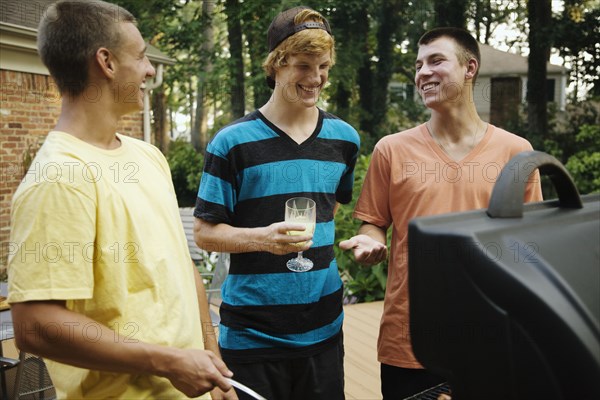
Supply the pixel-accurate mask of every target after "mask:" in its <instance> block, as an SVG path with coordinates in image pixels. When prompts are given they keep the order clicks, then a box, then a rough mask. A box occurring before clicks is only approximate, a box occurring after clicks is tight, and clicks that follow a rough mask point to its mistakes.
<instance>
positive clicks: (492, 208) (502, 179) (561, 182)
mask: <svg viewBox="0 0 600 400" xmlns="http://www.w3.org/2000/svg"><path fill="white" fill-rule="evenodd" d="M536 169H539V170H540V174H542V175H548V176H549V177H550V179H551V180H552V183H553V184H554V187H555V188H556V192H557V193H558V203H559V207H563V208H583V204H582V202H581V197H580V196H579V191H578V190H577V187H576V186H575V183H574V182H573V179H572V178H571V175H569V172H568V171H567V170H566V169H565V167H564V166H563V165H562V164H561V162H560V161H558V160H557V159H556V158H554V157H553V156H551V155H550V154H547V153H544V152H541V151H524V152H522V153H519V154H517V155H516V156H514V157H513V158H511V160H510V161H509V162H508V163H507V164H506V165H505V166H504V168H502V171H501V172H500V176H499V178H498V180H497V181H496V184H495V185H494V189H493V190H492V197H491V198H490V203H489V206H488V209H487V214H488V216H490V217H491V218H522V217H523V198H524V197H525V186H526V185H527V182H528V180H529V176H530V175H531V174H532V173H533V171H535V170H536Z"/></svg>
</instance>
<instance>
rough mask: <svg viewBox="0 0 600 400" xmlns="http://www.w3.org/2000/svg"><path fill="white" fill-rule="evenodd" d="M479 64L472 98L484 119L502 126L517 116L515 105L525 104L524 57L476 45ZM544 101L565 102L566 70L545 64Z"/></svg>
mask: <svg viewBox="0 0 600 400" xmlns="http://www.w3.org/2000/svg"><path fill="white" fill-rule="evenodd" d="M479 47H480V51H481V66H480V70H479V76H478V77H477V81H476V82H475V90H474V101H475V105H476V107H477V111H478V113H479V115H480V116H481V118H482V119H483V120H485V121H489V122H490V123H492V124H494V125H497V126H506V125H507V124H508V123H509V122H511V121H513V120H514V118H515V117H516V115H517V108H518V106H519V105H521V104H525V103H526V102H527V101H526V95H527V67H528V65H527V57H523V56H520V55H518V54H512V53H507V52H505V51H501V50H497V49H494V48H493V47H492V46H488V45H486V44H480V45H479ZM547 71H548V75H547V83H548V102H551V103H555V104H556V106H557V107H558V108H559V109H561V110H562V109H564V108H565V105H566V97H567V96H566V88H567V82H568V79H569V70H568V69H567V68H565V67H562V66H558V65H554V64H550V63H548V65H547Z"/></svg>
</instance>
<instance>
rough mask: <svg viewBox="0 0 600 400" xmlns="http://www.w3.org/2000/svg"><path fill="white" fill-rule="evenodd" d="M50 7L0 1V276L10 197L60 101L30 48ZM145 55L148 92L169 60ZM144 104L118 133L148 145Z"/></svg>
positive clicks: (43, 0) (152, 52)
mask: <svg viewBox="0 0 600 400" xmlns="http://www.w3.org/2000/svg"><path fill="white" fill-rule="evenodd" d="M53 1H54V0H33V1H32V0H1V1H0V272H1V270H2V266H3V265H5V264H6V259H7V257H8V254H9V253H10V251H11V247H10V243H9V242H8V240H9V230H10V203H11V200H12V196H13V193H14V192H15V190H16V188H17V186H18V185H19V183H20V181H21V179H22V177H23V176H24V174H25V172H26V171H27V167H28V165H29V163H30V162H31V159H32V157H33V156H34V155H35V152H36V151H37V149H38V148H39V147H40V146H41V144H42V143H43V141H44V139H45V137H46V134H47V133H48V132H49V131H50V130H51V129H52V128H53V127H54V126H55V124H56V121H57V118H58V115H59V113H60V104H61V96H60V94H59V92H58V90H57V86H56V84H55V83H54V81H53V79H52V78H51V77H50V74H49V72H48V70H47V69H46V67H45V66H44V65H43V63H42V62H41V60H40V58H39V56H38V54H37V47H36V38H37V26H38V23H39V21H40V18H41V16H42V15H43V14H44V12H45V10H46V8H47V7H48V5H49V4H50V3H52V2H53ZM147 55H148V58H149V59H150V61H151V62H152V63H153V65H154V66H155V68H156V70H157V77H156V78H155V79H154V82H149V83H148V85H147V86H148V87H151V88H153V87H156V86H157V85H159V84H160V83H161V81H162V70H163V65H172V64H173V60H171V59H169V58H168V57H166V56H165V55H164V54H162V53H161V52H160V51H158V50H157V49H156V48H154V47H152V46H148V52H147ZM148 102H149V99H148V98H146V99H145V107H144V111H140V112H139V113H136V114H130V115H128V116H125V117H124V118H122V120H121V121H120V124H119V127H118V131H119V132H120V133H122V134H125V135H129V136H132V137H136V138H139V139H146V140H148V141H149V137H150V135H149V133H148V130H149V120H150V118H149V114H150V111H149V107H148ZM39 172H40V173H41V174H42V175H41V176H43V173H44V171H39Z"/></svg>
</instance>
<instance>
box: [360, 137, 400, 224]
mask: <svg viewBox="0 0 600 400" xmlns="http://www.w3.org/2000/svg"><path fill="white" fill-rule="evenodd" d="M390 171H391V168H390V163H389V159H388V158H387V157H386V156H385V154H384V152H383V151H382V149H381V147H380V146H379V145H378V146H376V147H375V149H374V150H373V155H372V156H371V163H370V164H369V168H368V169H367V174H366V176H365V181H364V184H363V187H362V190H361V193H360V196H359V198H358V201H357V202H356V208H355V210H354V214H353V215H354V218H357V219H360V220H361V221H364V222H367V223H370V224H373V225H376V226H378V227H380V228H383V229H387V228H388V227H389V226H390V225H391V223H392V215H391V211H390V207H389V190H390Z"/></svg>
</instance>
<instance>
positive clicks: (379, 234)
mask: <svg viewBox="0 0 600 400" xmlns="http://www.w3.org/2000/svg"><path fill="white" fill-rule="evenodd" d="M358 235H367V236H369V237H370V238H371V239H373V240H376V241H378V242H379V243H382V244H384V245H385V244H386V243H387V237H386V231H385V230H384V229H382V228H380V227H378V226H376V225H373V224H369V223H367V222H363V223H362V225H361V226H360V228H358Z"/></svg>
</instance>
